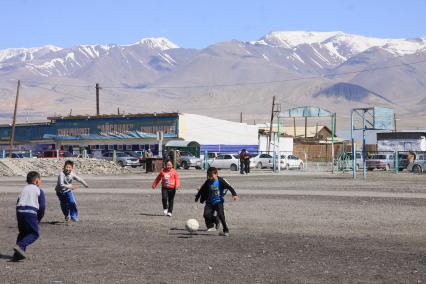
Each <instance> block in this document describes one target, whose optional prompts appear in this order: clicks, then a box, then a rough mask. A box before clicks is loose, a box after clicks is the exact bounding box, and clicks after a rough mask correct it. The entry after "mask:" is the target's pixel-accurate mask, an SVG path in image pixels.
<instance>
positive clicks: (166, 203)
mask: <svg viewBox="0 0 426 284" xmlns="http://www.w3.org/2000/svg"><path fill="white" fill-rule="evenodd" d="M160 180H161V200H162V202H163V209H164V211H163V212H164V215H167V216H169V217H172V212H173V201H174V199H175V194H176V189H178V188H179V187H180V179H179V175H178V173H177V172H176V170H175V169H174V168H173V164H172V162H171V161H168V162H167V163H166V168H165V169H162V170H161V171H160V173H159V174H158V176H157V178H156V179H155V180H154V182H153V183H152V189H155V188H156V187H157V185H158V183H159V182H160Z"/></svg>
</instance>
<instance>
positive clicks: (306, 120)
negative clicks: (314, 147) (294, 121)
mask: <svg viewBox="0 0 426 284" xmlns="http://www.w3.org/2000/svg"><path fill="white" fill-rule="evenodd" d="M307 130H308V117H307V116H305V141H306V137H307V136H308V135H307Z"/></svg>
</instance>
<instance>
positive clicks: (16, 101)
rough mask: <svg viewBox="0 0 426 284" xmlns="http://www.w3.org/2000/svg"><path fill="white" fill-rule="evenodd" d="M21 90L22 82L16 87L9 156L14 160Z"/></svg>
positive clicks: (19, 81)
mask: <svg viewBox="0 0 426 284" xmlns="http://www.w3.org/2000/svg"><path fill="white" fill-rule="evenodd" d="M20 88H21V80H18V86H17V87H16V98H15V110H14V111H13V121H12V130H11V134H10V149H9V155H10V157H11V158H12V152H13V143H14V142H15V141H14V140H15V126H16V112H17V111H18V99H19V89H20Z"/></svg>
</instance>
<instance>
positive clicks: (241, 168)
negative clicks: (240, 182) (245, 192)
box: [240, 149, 246, 175]
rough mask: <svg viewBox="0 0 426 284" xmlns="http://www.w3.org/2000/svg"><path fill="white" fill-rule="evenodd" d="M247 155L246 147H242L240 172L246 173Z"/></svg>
mask: <svg viewBox="0 0 426 284" xmlns="http://www.w3.org/2000/svg"><path fill="white" fill-rule="evenodd" d="M245 155H246V149H242V150H241V152H240V174H242V175H243V174H244V172H245V163H244V161H245Z"/></svg>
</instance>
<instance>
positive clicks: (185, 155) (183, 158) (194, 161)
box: [180, 151, 203, 170]
mask: <svg viewBox="0 0 426 284" xmlns="http://www.w3.org/2000/svg"><path fill="white" fill-rule="evenodd" d="M202 165H203V161H202V160H201V159H200V158H197V157H195V156H194V155H193V154H192V153H190V152H185V151H180V166H181V167H182V168H184V169H185V170H187V169H189V168H190V167H194V168H196V169H201V167H202Z"/></svg>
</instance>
